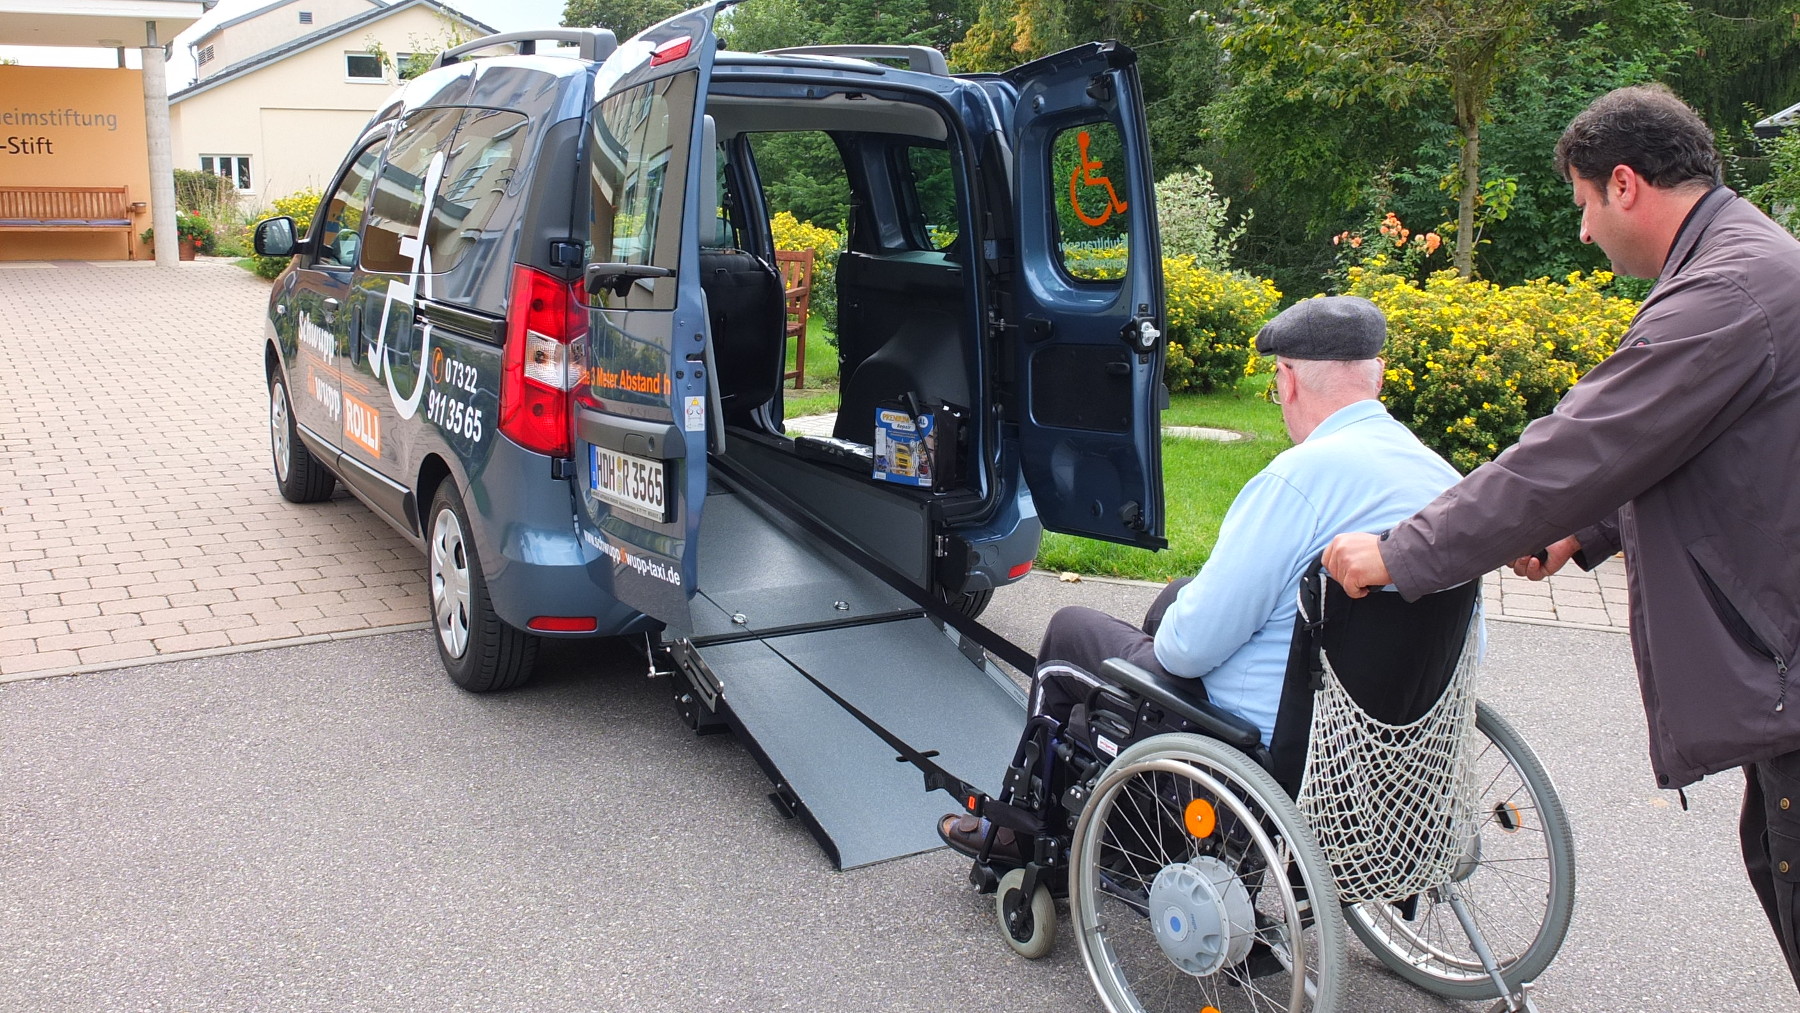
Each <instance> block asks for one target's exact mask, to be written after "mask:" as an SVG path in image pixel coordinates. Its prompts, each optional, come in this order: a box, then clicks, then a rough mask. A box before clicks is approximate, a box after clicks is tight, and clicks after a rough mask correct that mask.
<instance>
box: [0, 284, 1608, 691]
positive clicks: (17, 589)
mask: <svg viewBox="0 0 1800 1013" xmlns="http://www.w3.org/2000/svg"><path fill="white" fill-rule="evenodd" d="M267 301H268V287H267V285H265V284H264V283H263V282H261V281H258V280H257V279H256V278H254V277H252V276H251V275H250V274H248V273H246V272H244V271H242V270H240V269H239V268H237V267H236V266H235V265H233V264H231V263H230V262H228V261H224V260H210V261H209V260H200V261H196V262H194V263H192V264H186V265H183V266H182V267H180V268H179V269H176V270H158V269H156V268H155V267H154V266H151V265H148V264H144V263H141V262H140V263H96V264H86V263H76V262H68V263H55V264H42V263H24V264H20V263H3V262H0V518H3V521H4V525H3V529H0V681H5V680H7V679H11V678H18V677H21V676H41V675H48V674H57V673H69V672H80V671H98V670H102V669H105V668H108V667H117V666H119V665H122V664H131V663H134V662H139V661H143V660H148V659H157V658H162V659H167V658H185V657H192V656H196V655H202V656H203V655H205V654H207V653H216V652H221V651H231V650H241V649H245V648H255V647H259V646H268V645H273V644H298V643H306V642H309V641H314V640H319V639H341V638H345V637H355V636H362V635H366V634H368V633H371V632H379V631H385V630H393V629H396V628H408V627H416V626H417V625H418V624H420V623H424V622H426V621H427V620H428V619H429V614H428V607H427V603H426V597H425V590H424V588H425V582H424V576H423V569H422V567H423V560H422V558H421V556H420V554H419V553H418V552H417V551H415V550H414V549H412V548H411V547H410V546H409V545H407V544H406V542H405V541H404V540H403V539H401V538H400V536H399V535H397V534H395V533H394V532H393V531H392V530H391V529H389V528H388V527H387V525H385V524H383V523H382V522H380V521H378V520H377V519H376V518H375V517H374V515H373V514H371V513H370V512H369V511H368V510H367V509H365V508H364V507H363V506H362V505H361V504H360V503H358V502H357V501H356V500H355V499H354V498H352V497H351V496H350V495H349V493H347V492H345V491H344V490H343V489H342V487H340V488H339V490H338V492H337V495H336V497H335V498H334V499H332V500H331V501H330V502H329V503H324V504H317V505H309V506H296V505H294V504H290V503H287V502H286V501H284V500H282V499H281V497H280V496H279V495H278V494H277V493H276V491H275V484H274V481H273V479H272V478H271V476H270V469H269V450H268V443H269V441H268V431H267V414H266V413H267V404H266V394H265V388H264V385H263V366H262V344H261V342H262V322H261V321H262V315H263V313H264V312H265V308H266V305H267ZM1039 579H1043V578H1039ZM1624 585H1625V581H1624V571H1623V568H1622V567H1621V566H1620V565H1619V564H1618V563H1617V562H1613V563H1609V564H1608V565H1607V566H1605V567H1602V568H1601V569H1600V570H1599V571H1597V572H1596V573H1595V574H1592V575H1590V574H1581V573H1574V572H1571V573H1568V574H1561V575H1558V576H1557V577H1555V578H1553V579H1552V580H1551V581H1549V582H1547V583H1544V584H1532V583H1529V582H1527V581H1523V580H1519V579H1517V578H1515V577H1513V576H1511V575H1510V574H1505V575H1503V577H1502V578H1501V579H1499V580H1490V581H1489V587H1488V591H1487V593H1488V602H1489V609H1490V614H1504V615H1507V616H1510V617H1514V618H1520V619H1525V620H1530V621H1542V622H1549V623H1557V624H1568V625H1577V626H1589V627H1597V628H1613V629H1623V627H1624V626H1625V590H1624Z"/></svg>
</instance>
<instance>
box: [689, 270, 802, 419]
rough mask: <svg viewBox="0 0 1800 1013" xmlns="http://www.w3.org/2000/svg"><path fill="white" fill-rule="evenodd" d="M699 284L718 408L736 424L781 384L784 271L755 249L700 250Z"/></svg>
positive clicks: (785, 305) (784, 331)
mask: <svg viewBox="0 0 1800 1013" xmlns="http://www.w3.org/2000/svg"><path fill="white" fill-rule="evenodd" d="M700 286H701V288H703V289H704V290H705V291H706V312H707V319H708V323H709V324H710V325H711V327H712V337H713V368H714V370H715V371H716V372H717V374H718V376H717V378H718V382H719V402H720V408H721V409H722V410H723V411H724V413H725V417H726V418H727V419H728V420H730V421H731V422H733V423H736V424H746V423H747V421H748V417H749V414H750V413H751V412H753V411H755V410H756V409H757V408H758V407H760V406H762V405H763V404H766V403H767V402H768V401H769V400H770V399H771V398H773V397H774V396H775V394H776V391H777V390H779V388H780V386H781V374H782V371H783V368H784V367H785V365H786V361H787V342H786V340H785V339H786V336H787V334H786V330H787V329H786V327H785V324H786V323H787V298H786V295H785V294H784V292H783V290H782V287H781V275H780V274H778V273H777V272H776V271H775V269H774V268H773V267H771V266H769V265H768V264H765V263H763V261H762V259H761V258H759V257H757V256H756V255H755V254H753V253H746V252H745V251H743V250H734V249H703V250H701V251H700Z"/></svg>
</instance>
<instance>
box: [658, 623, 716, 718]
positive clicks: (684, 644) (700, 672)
mask: <svg viewBox="0 0 1800 1013" xmlns="http://www.w3.org/2000/svg"><path fill="white" fill-rule="evenodd" d="M669 655H670V657H672V658H674V659H675V667H676V668H679V669H680V670H681V674H682V675H685V676H687V680H688V683H689V684H690V685H692V686H693V687H694V695H695V696H697V697H699V698H700V701H701V702H702V703H704V704H706V707H707V709H708V710H718V709H719V694H720V693H721V692H723V691H724V689H725V686H724V684H723V683H721V682H720V681H719V677H718V676H716V675H714V674H713V671H712V669H711V668H708V667H707V664H706V660H705V659H704V658H702V657H700V652H699V651H698V650H696V649H695V647H694V644H693V641H691V640H687V639H682V640H677V641H675V642H674V643H673V644H671V645H669Z"/></svg>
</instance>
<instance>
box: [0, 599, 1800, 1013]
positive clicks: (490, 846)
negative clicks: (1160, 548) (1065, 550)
mask: <svg viewBox="0 0 1800 1013" xmlns="http://www.w3.org/2000/svg"><path fill="white" fill-rule="evenodd" d="M1148 595H1149V591H1148V590H1147V589H1145V588H1143V587H1141V586H1125V585H1110V584H1100V583H1094V582H1088V583H1083V584H1080V585H1060V584H1058V583H1057V582H1055V581H1054V580H1053V579H1050V578H1034V579H1033V580H1032V581H1029V582H1027V583H1026V584H1025V585H1023V586H1022V588H1021V589H1016V590H1014V591H1013V592H1012V593H1010V594H1009V593H1004V592H1003V593H1002V595H1000V596H999V597H997V599H996V602H995V606H994V608H993V609H992V610H991V611H990V614H989V621H990V622H991V623H992V625H994V626H995V627H996V628H998V629H1000V630H1001V631H1002V632H1005V633H1007V634H1008V635H1010V636H1012V637H1013V638H1014V639H1015V640H1017V641H1019V642H1021V643H1024V644H1026V645H1027V646H1030V645H1031V644H1032V642H1033V641H1034V640H1035V637H1036V635H1037V633H1038V631H1041V629H1042V628H1043V622H1044V620H1045V619H1046V618H1047V616H1048V614H1049V612H1050V611H1051V610H1052V609H1053V608H1054V607H1055V606H1056V605H1057V604H1061V603H1063V602H1068V601H1080V602H1083V603H1086V604H1091V605H1095V606H1096V607H1102V608H1112V609H1114V610H1116V611H1119V612H1121V613H1130V612H1132V611H1134V610H1136V609H1141V608H1142V606H1143V604H1144V603H1145V601H1146V600H1147V598H1148ZM1490 631H1491V632H1490V657H1489V664H1488V666H1487V668H1486V670H1485V673H1484V675H1483V680H1484V681H1483V684H1482V695H1483V697H1484V698H1486V699H1487V700H1489V701H1490V702H1492V703H1494V704H1495V705H1496V706H1497V707H1498V709H1500V710H1501V711H1503V712H1504V713H1506V715H1507V716H1508V717H1510V718H1512V719H1513V720H1514V722H1515V724H1517V725H1518V726H1519V727H1520V728H1521V730H1522V731H1524V733H1525V734H1526V736H1527V738H1528V739H1529V740H1530V741H1531V742H1532V743H1533V744H1534V745H1535V747H1536V748H1537V751H1538V753H1539V755H1540V756H1541V757H1542V759H1543V760H1544V762H1545V764H1546V765H1547V766H1548V768H1549V769H1550V771H1551V773H1552V776H1553V777H1554V778H1555V779H1556V781H1557V783H1558V787H1559V789H1560V793H1561V795H1562V797H1563V799H1564V801H1565V802H1566V804H1567V806H1568V808H1569V810H1570V814H1571V818H1572V819H1573V821H1574V823H1575V832H1576V846H1577V866H1578V873H1579V889H1578V894H1577V902H1576V915H1575V922H1574V926H1573V928H1572V930H1571V932H1570V936H1569V940H1568V943H1567V944H1566V946H1565V947H1564V949H1563V952H1562V955H1561V957H1560V958H1559V960H1558V961H1557V963H1556V964H1555V965H1554V966H1553V967H1552V968H1551V970H1550V971H1549V972H1548V973H1547V974H1546V975H1545V976H1544V978H1543V980H1542V982H1541V985H1540V988H1539V990H1538V992H1537V993H1536V1000H1537V1002H1538V1004H1539V1007H1540V1008H1541V1009H1542V1010H1545V1011H1546V1013H1548V1011H1553V1010H1564V1011H1575V1010H1580V1011H1619V1013H1625V1011H1640V1010H1647V1009H1675V1010H1691V1009H1700V1010H1779V1009H1793V1008H1795V1007H1796V1005H1800V1003H1797V1002H1796V999H1795V992H1794V989H1793V986H1792V984H1791V982H1790V981H1789V979H1788V977H1787V974H1786V972H1785V968H1784V966H1783V965H1782V963H1781V959H1780V955H1779V951H1778V949H1777V947H1776V946H1775V944H1774V942H1773V940H1772V938H1771V937H1770V934H1769V929H1768V925H1767V923H1766V922H1765V921H1764V919H1763V916H1762V914H1761V912H1760V910H1759V909H1758V908H1757V907H1756V904H1755V901H1754V898H1753V896H1752V894H1751V892H1750V890H1749V888H1748V886H1747V884H1746V882H1745V880H1744V876H1743V872H1742V868H1741V866H1740V863H1739V859H1738V853H1737V846H1736V841H1735V816H1736V807H1737V802H1738V797H1739V794H1740V793H1741V791H1742V784H1741V780H1740V778H1739V777H1738V775H1736V774H1727V775H1723V776H1720V777H1717V778H1714V779H1712V780H1710V781H1708V782H1706V783H1704V784H1702V785H1700V786H1698V787H1696V788H1695V789H1693V790H1690V791H1689V792H1688V798H1689V801H1690V803H1691V806H1692V808H1691V810H1690V811H1687V812H1683V811H1682V810H1681V808H1680V807H1679V806H1678V805H1675V804H1673V803H1674V801H1675V800H1674V798H1673V796H1672V795H1667V794H1666V793H1661V792H1658V791H1656V790H1655V789H1654V788H1653V786H1652V782H1651V779H1650V776H1649V774H1648V770H1647V764H1646V761H1645V759H1644V731H1643V716H1642V711H1641V708H1640V706H1639V704H1638V701H1637V694H1636V688H1635V682H1634V680H1633V677H1632V675H1631V668H1630V656H1629V648H1628V645H1627V642H1626V639H1625V638H1624V637H1623V636H1620V635H1618V634H1615V633H1604V632H1589V631H1581V630H1569V629H1557V628H1551V627H1544V626H1529V625H1521V624H1517V623H1499V622H1497V623H1493V624H1491V625H1490ZM429 636H430V635H429V634H428V633H419V632H413V633H397V634H391V635H384V636H375V637H369V638H367V639H361V640H354V641H346V642H337V643H323V644H312V645H306V646H299V647H287V648H279V649H272V650H267V651H261V652H257V653H249V654H238V655H231V656H225V657H216V658H207V659H202V660H195V661H180V662H169V663H164V664H160V665H153V666H148V667H144V668H136V669H125V670H118V671H109V672H101V673H96V674H90V675H82V676H74V677H60V678H51V679H43V680H36V681H23V682H15V683H10V684H5V685H0V1010H22V1011H46V1013H48V1011H64V1010H68V1011H88V1010H107V1011H110V1010H184V1011H185V1010H270V1011H277V1010H320V1011H325V1010H331V1011H338V1010H532V1011H539V1010H542V1011H556V1010H634V1011H638V1010H643V1011H661V1010H696V1009H731V1010H739V1011H760V1010H784V1009H797V1010H798V1009H804V1010H814V1009H829V1010H870V1011H875V1010H880V1011H892V1010H920V1011H925V1010H931V1011H939V1010H945V1009H953V1008H963V1007H973V1008H982V1009H989V1008H992V1009H1005V1010H1076V1011H1085V1010H1096V1009H1098V1008H1099V1004H1098V1002H1097V1000H1096V999H1095V997H1094V993H1093V991H1092V988H1091V986H1090V985H1089V984H1088V982H1087V979H1086V976H1085V973H1084V971H1083V970H1082V967H1081V961H1080V957H1079V955H1078V953H1077V952H1076V947H1075V946H1074V943H1073V940H1072V939H1071V938H1069V937H1068V935H1067V933H1066V932H1065V934H1064V937H1063V938H1062V939H1061V940H1060V941H1059V942H1058V944H1057V948H1056V951H1055V952H1054V953H1053V954H1052V955H1051V956H1050V957H1049V958H1047V959H1046V960H1043V961H1039V962H1036V963H1030V962H1026V961H1024V960H1022V959H1020V958H1017V957H1016V956H1014V955H1013V954H1012V953H1011V951H1010V950H1008V949H1007V948H1006V946H1005V944H1004V943H1003V942H1001V940H1000V938H999V936H998V934H997V932H996V930H995V928H994V924H993V919H992V905H991V900H990V898H986V897H980V896H978V895H976V894H975V893H974V892H973V890H972V889H970V888H969V887H968V886H967V885H966V883H965V882H964V880H963V873H964V870H965V868H966V866H965V863H963V862H962V861H960V860H959V859H957V858H956V857H955V856H953V855H951V854H949V853H947V852H944V851H939V852H935V853H931V854H926V855H920V856H915V857H912V858H907V859H901V860H898V861H893V862H888V863H884V864H881V865H877V866H873V867H869V868H865V869H860V870H856V871H854V872H850V873H839V872H836V871H834V870H832V869H831V867H830V865H829V863H828V862H827V861H826V859H825V858H824V856H823V854H822V853H821V852H820V850H819V849H818V847H817V846H816V845H815V844H814V843H813V841H812V839H811V837H810V836H809V835H808V834H807V832H806V830H805V829H804V828H803V827H802V826H800V825H799V824H798V823H795V822H791V821H784V820H783V819H782V818H781V816H780V815H779V814H778V812H777V811H776V809H775V808H774V807H773V806H771V805H770V804H769V802H768V801H767V800H766V798H765V794H766V792H767V791H768V787H769V786H768V782H767V780H766V779H765V777H764V776H763V774H762V772H761V771H760V769H759V768H758V767H757V766H756V764H755V763H754V762H753V761H752V760H751V758H750V757H749V755H748V754H747V753H746V752H745V751H744V749H743V748H742V747H741V746H739V745H738V744H737V743H736V742H734V741H733V740H732V739H731V738H730V737H728V736H714V737H706V738H697V737H695V736H693V735H692V734H691V733H689V732H688V731H687V730H686V729H685V728H684V727H683V726H682V725H681V724H680V723H679V722H678V721H677V719H676V717H675V715H674V713H673V711H672V709H671V707H670V705H669V703H668V700H667V696H668V685H667V683H666V682H664V681H661V680H657V681H651V680H648V679H646V678H645V674H644V670H643V666H642V662H641V659H640V658H638V657H636V656H633V655H631V654H629V653H628V652H626V651H624V650H623V649H622V646H623V645H620V644H619V643H617V642H611V641H602V642H590V643H573V644H567V643H566V644H561V645H557V646H555V647H553V648H551V649H548V650H546V651H545V652H544V655H543V657H542V659H541V660H540V667H539V676H538V678H537V679H536V680H535V681H534V682H533V683H532V684H531V685H530V686H528V687H526V688H524V689H522V690H519V691H515V692H512V693H507V694H502V695H497V696H488V697H477V696H472V695H469V694H466V693H463V692H461V691H459V690H457V689H455V688H454V687H453V686H452V685H451V684H450V683H449V681H448V680H447V679H446V678H444V676H443V675H442V674H441V672H440V670H439V667H438V662H437V658H436V656H435V654H434V652H433V649H432V646H431V643H430V640H429V639H428V638H429ZM946 803H947V804H946V808H948V807H949V806H948V800H946ZM1066 927H1067V923H1066V920H1065V922H1064V928H1065V929H1066ZM1350 965H1351V968H1352V976H1353V981H1352V984H1351V987H1350V990H1349V995H1350V997H1351V998H1350V1001H1349V1002H1348V1003H1347V1004H1346V1008H1347V1009H1353V1010H1398V1011H1431V1010H1477V1009H1482V1008H1484V1007H1483V1006H1481V1005H1479V1004H1469V1003H1451V1002H1445V1001H1441V1000H1437V999H1434V998H1431V997H1429V996H1426V995H1424V994H1423V993H1420V992H1418V991H1416V990H1415V989H1413V988H1411V987H1410V986H1408V985H1406V984H1404V983H1402V982H1400V981H1399V980H1398V979H1396V978H1393V977H1392V976H1390V975H1389V974H1387V973H1386V972H1385V971H1384V970H1383V969H1381V968H1380V967H1379V965H1377V964H1375V962H1374V960H1373V958H1371V957H1369V956H1368V955H1367V954H1366V953H1363V952H1362V951H1361V949H1360V947H1359V946H1358V944H1355V943H1354V942H1353V943H1352V946H1351V960H1350Z"/></svg>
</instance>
